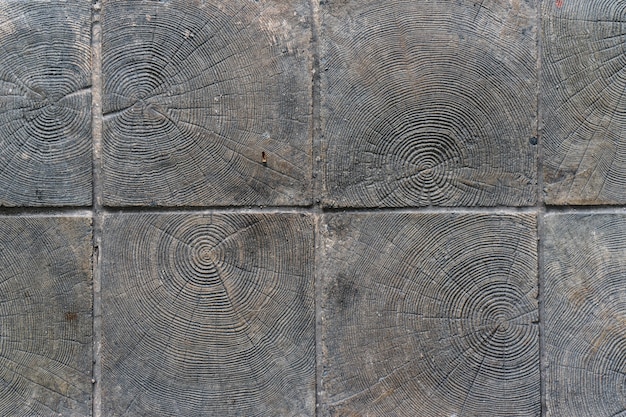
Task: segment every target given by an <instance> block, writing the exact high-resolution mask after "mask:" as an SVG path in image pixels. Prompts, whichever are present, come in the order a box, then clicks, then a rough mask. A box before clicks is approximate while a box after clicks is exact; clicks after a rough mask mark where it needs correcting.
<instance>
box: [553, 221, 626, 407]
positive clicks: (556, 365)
mask: <svg viewBox="0 0 626 417" xmlns="http://www.w3.org/2000/svg"><path fill="white" fill-rule="evenodd" d="M546 225H547V238H546V242H545V249H544V251H545V253H546V277H545V282H546V292H545V296H544V297H545V305H546V307H545V310H546V324H545V327H546V339H545V340H546V342H545V343H546V353H547V355H549V357H550V363H551V366H550V367H549V368H548V370H547V373H546V395H547V406H548V407H549V408H550V409H551V410H553V411H554V413H555V414H558V415H571V416H577V417H592V416H622V415H623V414H624V410H626V395H625V394H626V392H625V387H626V290H625V289H626V285H625V284H626V282H625V279H624V276H625V271H626V261H625V259H626V233H625V231H626V218H625V217H624V216H622V215H593V216H587V215H558V216H556V215H553V216H548V218H547V219H546Z"/></svg>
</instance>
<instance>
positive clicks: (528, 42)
mask: <svg viewBox="0 0 626 417" xmlns="http://www.w3.org/2000/svg"><path fill="white" fill-rule="evenodd" d="M322 3H323V6H321V9H322V24H323V26H322V36H321V47H322V50H321V64H320V65H321V74H322V102H323V107H322V126H323V134H324V155H325V157H324V164H325V175H324V179H325V193H326V198H325V200H324V201H325V204H326V205H330V206H342V207H343V206H358V207H362V206H365V207H377V206H383V207H397V206H428V205H443V206H494V205H511V206H525V205H533V204H534V202H535V199H536V194H537V192H536V153H537V149H536V148H537V146H536V144H537V139H536V121H535V114H536V109H537V101H536V46H535V44H536V27H535V26H536V15H537V12H536V9H535V7H534V5H532V4H530V3H529V2H527V1H512V2H510V1H504V0H484V1H480V2H476V1H457V2H451V1H442V0H435V1H419V2H418V1H401V0H397V1H386V2H380V1H356V2H343V1H332V0H327V1H323V2H322Z"/></svg>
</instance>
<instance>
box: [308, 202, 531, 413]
mask: <svg viewBox="0 0 626 417" xmlns="http://www.w3.org/2000/svg"><path fill="white" fill-rule="evenodd" d="M325 222H326V224H327V227H326V230H325V233H324V241H323V242H324V248H323V249H324V252H323V253H322V255H321V256H322V259H324V260H325V262H324V266H323V268H322V270H321V273H322V274H323V277H324V278H323V301H322V311H323V313H322V324H323V330H322V338H323V351H322V358H323V370H322V375H321V381H320V387H321V392H322V397H321V398H322V400H321V401H322V404H323V409H322V415H324V416H346V417H347V416H381V417H382V416H406V417H431V416H444V415H445V416H451V415H457V416H463V417H468V416H486V415H494V416H496V415H497V416H539V415H540V392H539V345H538V343H539V340H538V336H539V335H538V324H537V323H538V307H537V299H536V297H537V253H536V231H535V230H536V220H535V218H534V216H532V215H525V214H523V215H495V214H493V215H488V214H481V215H478V214H464V215H461V214H458V215H455V214H422V215H420V214H398V213H396V214H393V213H385V214H382V213H381V214H362V213H361V214H354V213H353V214H334V215H327V216H325Z"/></svg>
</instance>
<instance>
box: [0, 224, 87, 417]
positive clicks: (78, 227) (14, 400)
mask: <svg viewBox="0 0 626 417" xmlns="http://www.w3.org/2000/svg"><path fill="white" fill-rule="evenodd" d="M90 223H91V221H90V219H87V218H73V219H69V218H60V217H56V218H52V217H47V218H41V217H39V218H32V217H31V218H10V217H0V265H1V268H0V317H1V319H0V328H1V332H0V334H1V336H0V415H2V416H11V417H22V416H23V417H32V416H38V417H44V416H45V417H53V416H54V417H56V416H59V415H62V416H68V417H82V416H89V415H91V360H92V351H91V334H92V317H91V298H92V297H91V224H90Z"/></svg>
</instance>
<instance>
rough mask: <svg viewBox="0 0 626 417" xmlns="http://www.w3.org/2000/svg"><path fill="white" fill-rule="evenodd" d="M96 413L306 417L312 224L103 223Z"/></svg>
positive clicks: (229, 218) (311, 410)
mask: <svg viewBox="0 0 626 417" xmlns="http://www.w3.org/2000/svg"><path fill="white" fill-rule="evenodd" d="M103 242H104V247H103V250H102V257H103V280H102V294H103V334H104V336H103V354H102V374H103V375H102V378H103V380H102V401H103V410H104V415H124V414H127V415H133V416H156V415H158V416H252V415H254V416H313V415H314V414H315V312H314V301H313V300H314V294H313V287H314V285H313V245H314V241H313V226H312V223H311V220H310V219H309V218H308V217H307V216H301V215H298V214H212V215H211V214H207V215H200V214H127V215H123V214H122V215H110V216H107V217H106V219H105V224H104V239H103Z"/></svg>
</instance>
